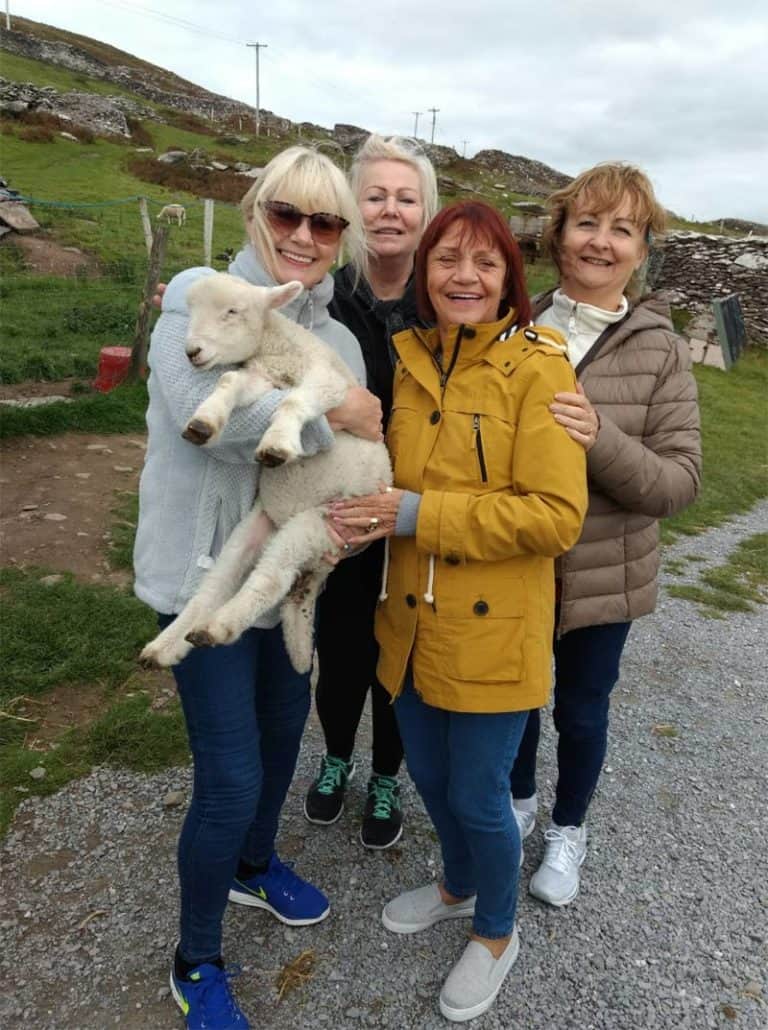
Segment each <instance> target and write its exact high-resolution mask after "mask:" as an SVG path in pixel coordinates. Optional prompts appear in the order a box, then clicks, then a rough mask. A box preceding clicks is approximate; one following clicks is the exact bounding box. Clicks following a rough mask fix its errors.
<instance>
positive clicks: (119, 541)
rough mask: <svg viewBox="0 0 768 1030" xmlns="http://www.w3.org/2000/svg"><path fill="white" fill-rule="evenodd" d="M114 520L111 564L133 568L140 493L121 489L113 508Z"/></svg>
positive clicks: (116, 566)
mask: <svg viewBox="0 0 768 1030" xmlns="http://www.w3.org/2000/svg"><path fill="white" fill-rule="evenodd" d="M112 514H113V515H114V517H115V518H114V521H113V523H112V528H111V530H110V537H111V539H110V543H109V564H110V565H111V566H112V568H113V569H127V570H128V571H131V570H132V569H133V541H134V538H135V536H136V526H137V525H138V522H139V495H138V493H137V492H136V491H133V490H120V491H119V492H118V493H117V496H116V497H115V504H114V507H113V508H112Z"/></svg>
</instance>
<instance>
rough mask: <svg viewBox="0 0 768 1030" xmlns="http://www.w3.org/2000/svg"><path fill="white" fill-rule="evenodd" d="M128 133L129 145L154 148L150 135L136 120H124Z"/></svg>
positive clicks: (141, 123) (142, 124)
mask: <svg viewBox="0 0 768 1030" xmlns="http://www.w3.org/2000/svg"><path fill="white" fill-rule="evenodd" d="M125 120H126V123H127V125H128V131H129V132H130V134H131V140H130V141H131V143H132V144H133V145H134V146H136V147H154V145H155V141H154V138H153V136H152V133H151V132H150V131H149V130H148V129H147V128H146V127H145V125H144V123H143V122H141V121H139V119H138V118H126V119H125Z"/></svg>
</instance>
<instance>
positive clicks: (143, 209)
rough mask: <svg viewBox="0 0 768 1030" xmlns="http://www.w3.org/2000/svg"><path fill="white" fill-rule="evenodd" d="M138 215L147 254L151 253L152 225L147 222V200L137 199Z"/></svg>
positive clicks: (143, 198)
mask: <svg viewBox="0 0 768 1030" xmlns="http://www.w3.org/2000/svg"><path fill="white" fill-rule="evenodd" d="M139 213H140V214H141V227H142V229H143V230H144V243H145V244H146V246H147V254H151V253H152V223H151V222H150V220H149V208H148V207H147V198H146V197H139Z"/></svg>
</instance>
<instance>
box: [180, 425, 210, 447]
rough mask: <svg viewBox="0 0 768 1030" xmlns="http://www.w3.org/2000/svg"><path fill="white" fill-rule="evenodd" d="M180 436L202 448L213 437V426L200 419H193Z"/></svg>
mask: <svg viewBox="0 0 768 1030" xmlns="http://www.w3.org/2000/svg"><path fill="white" fill-rule="evenodd" d="M181 435H182V436H183V437H184V439H185V440H189V442H190V443H193V444H196V445H197V446H198V447H202V446H203V444H205V443H208V441H209V440H210V439H211V437H212V436H213V426H212V425H211V424H210V423H209V422H203V420H202V419H200V418H193V419H192V421H191V422H190V423H189V424H188V425H187V428H186V429H185V430H184V432H183V433H182V434H181Z"/></svg>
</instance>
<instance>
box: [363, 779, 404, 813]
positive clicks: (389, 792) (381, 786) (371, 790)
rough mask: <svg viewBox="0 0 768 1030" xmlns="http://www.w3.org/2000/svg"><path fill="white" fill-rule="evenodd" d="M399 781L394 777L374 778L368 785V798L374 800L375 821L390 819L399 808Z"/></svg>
mask: <svg viewBox="0 0 768 1030" xmlns="http://www.w3.org/2000/svg"><path fill="white" fill-rule="evenodd" d="M396 791H397V780H396V779H395V778H394V776H373V777H371V782H370V783H369V784H368V796H369V797H372V798H373V812H371V815H372V816H373V818H374V819H390V818H391V817H392V809H393V808H397V807H398V804H397V795H396Z"/></svg>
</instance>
